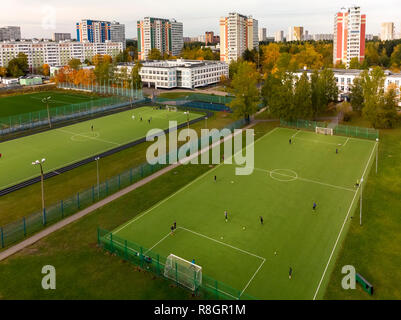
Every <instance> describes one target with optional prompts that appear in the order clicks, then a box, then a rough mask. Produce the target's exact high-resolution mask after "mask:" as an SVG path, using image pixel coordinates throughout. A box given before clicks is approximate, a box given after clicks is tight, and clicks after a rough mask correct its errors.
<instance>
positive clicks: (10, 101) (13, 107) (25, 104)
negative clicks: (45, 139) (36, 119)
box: [0, 91, 100, 118]
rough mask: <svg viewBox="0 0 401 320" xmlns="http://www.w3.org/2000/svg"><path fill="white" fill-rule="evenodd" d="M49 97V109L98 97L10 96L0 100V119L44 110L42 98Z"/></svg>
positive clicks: (55, 93) (49, 93) (56, 94)
mask: <svg viewBox="0 0 401 320" xmlns="http://www.w3.org/2000/svg"><path fill="white" fill-rule="evenodd" d="M47 97H51V99H50V101H49V108H56V107H60V106H66V105H70V104H75V103H82V102H87V101H91V100H97V99H99V98H100V97H97V96H89V95H85V94H76V93H64V92H59V91H45V92H38V93H30V94H21V95H12V96H6V97H1V98H0V118H3V117H8V116H15V115H19V114H23V113H29V112H35V111H41V110H44V109H46V105H45V104H44V103H43V102H42V100H43V98H47Z"/></svg>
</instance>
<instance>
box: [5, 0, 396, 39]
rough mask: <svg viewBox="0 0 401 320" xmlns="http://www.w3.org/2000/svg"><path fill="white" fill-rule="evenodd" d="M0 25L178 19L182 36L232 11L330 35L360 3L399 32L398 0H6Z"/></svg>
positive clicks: (372, 29) (370, 21)
mask: <svg viewBox="0 0 401 320" xmlns="http://www.w3.org/2000/svg"><path fill="white" fill-rule="evenodd" d="M2 2H4V3H2V5H1V7H2V9H1V11H0V26H7V25H19V26H21V32H22V37H23V38H33V37H35V38H51V35H52V34H53V33H54V32H67V33H71V34H72V37H73V38H75V37H76V32H75V23H76V22H78V21H79V20H81V19H93V20H107V21H113V20H115V21H118V22H120V23H124V24H125V28H126V37H127V38H134V37H136V32H137V31H136V21H137V20H140V19H143V18H144V17H146V16H151V17H158V18H175V19H176V20H177V21H179V22H183V24H184V36H188V37H195V36H198V35H201V34H204V33H205V31H214V32H215V33H216V34H218V33H219V18H220V17H222V16H226V15H227V14H228V13H229V12H238V13H240V14H243V15H252V16H253V17H254V18H255V19H257V20H258V21H259V27H263V28H267V33H268V35H270V36H273V35H274V33H275V32H276V31H278V30H284V33H285V34H286V33H287V32H288V27H290V26H303V27H304V29H305V30H308V31H309V33H310V34H315V33H332V32H333V23H334V14H335V13H336V12H337V11H339V10H340V9H341V7H348V6H352V5H358V6H360V7H361V10H362V13H365V14H366V15H367V33H368V34H374V35H377V34H379V32H380V24H381V23H382V22H394V23H395V26H396V32H400V30H401V1H400V0H381V1H378V0H359V1H357V0H340V1H338V0H320V1H319V0H301V1H300V0H201V1H193V0H192V1H190V0H146V1H144V0H11V1H10V0H8V1H4V0H3V1H2Z"/></svg>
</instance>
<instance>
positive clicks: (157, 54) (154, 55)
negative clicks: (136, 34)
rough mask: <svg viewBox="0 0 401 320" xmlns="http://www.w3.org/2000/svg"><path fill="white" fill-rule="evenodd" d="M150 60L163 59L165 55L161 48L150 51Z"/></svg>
mask: <svg viewBox="0 0 401 320" xmlns="http://www.w3.org/2000/svg"><path fill="white" fill-rule="evenodd" d="M148 59H149V60H162V59H163V57H162V55H161V53H160V51H159V49H156V48H153V49H151V50H150V51H149V53H148Z"/></svg>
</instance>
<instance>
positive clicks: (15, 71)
mask: <svg viewBox="0 0 401 320" xmlns="http://www.w3.org/2000/svg"><path fill="white" fill-rule="evenodd" d="M7 73H8V74H9V75H10V76H12V77H21V76H24V75H26V74H27V73H28V57H27V55H26V54H25V53H22V52H20V53H18V55H17V57H16V58H14V59H11V60H10V62H9V63H8V66H7Z"/></svg>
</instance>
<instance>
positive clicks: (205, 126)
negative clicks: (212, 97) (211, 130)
mask: <svg viewBox="0 0 401 320" xmlns="http://www.w3.org/2000/svg"><path fill="white" fill-rule="evenodd" d="M205 129H207V117H205Z"/></svg>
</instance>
